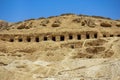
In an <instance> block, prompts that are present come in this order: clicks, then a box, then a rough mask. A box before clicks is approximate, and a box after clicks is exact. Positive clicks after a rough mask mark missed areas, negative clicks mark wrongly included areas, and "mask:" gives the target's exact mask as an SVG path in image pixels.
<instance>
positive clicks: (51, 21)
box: [0, 14, 120, 80]
mask: <svg viewBox="0 0 120 80" xmlns="http://www.w3.org/2000/svg"><path fill="white" fill-rule="evenodd" d="M0 80H120V21H118V20H112V19H110V18H104V17H100V16H86V15H74V14H62V15H60V16H51V17H48V18H43V17H41V18H38V19H29V20H25V21H22V22H17V23H9V22H5V21H2V20H0Z"/></svg>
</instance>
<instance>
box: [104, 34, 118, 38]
mask: <svg viewBox="0 0 120 80" xmlns="http://www.w3.org/2000/svg"><path fill="white" fill-rule="evenodd" d="M114 36H117V37H120V35H113V34H110V35H109V36H108V35H106V34H103V37H114Z"/></svg>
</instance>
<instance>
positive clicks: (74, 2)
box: [0, 0, 120, 22]
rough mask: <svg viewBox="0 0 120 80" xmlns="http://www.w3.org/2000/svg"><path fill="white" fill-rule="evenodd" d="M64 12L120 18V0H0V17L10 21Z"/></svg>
mask: <svg viewBox="0 0 120 80" xmlns="http://www.w3.org/2000/svg"><path fill="white" fill-rule="evenodd" d="M63 13H75V14H85V15H96V16H104V17H110V18H112V19H120V0H0V19H1V20H6V21H9V22H17V21H22V20H26V19H30V18H39V17H48V16H55V15H60V14H63Z"/></svg>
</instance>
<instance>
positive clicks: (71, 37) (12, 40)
mask: <svg viewBox="0 0 120 80" xmlns="http://www.w3.org/2000/svg"><path fill="white" fill-rule="evenodd" d="M94 38H97V33H96V34H94ZM51 39H52V41H56V37H55V36H53V37H52V38H51ZM72 39H74V36H73V35H71V34H70V35H69V40H72ZM86 39H90V35H89V34H86ZM47 40H48V37H46V36H45V37H44V38H43V41H47ZM64 40H65V36H64V35H61V36H60V41H64ZM77 40H81V35H80V34H78V35H77ZM26 41H27V42H31V38H30V37H27V39H26ZM10 42H14V39H10ZM18 42H23V39H22V38H19V39H18ZM35 42H40V39H39V37H36V38H35Z"/></svg>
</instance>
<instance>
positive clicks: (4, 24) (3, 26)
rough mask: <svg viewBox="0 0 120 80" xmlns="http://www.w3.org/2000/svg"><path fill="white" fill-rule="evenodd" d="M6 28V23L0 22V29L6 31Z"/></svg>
mask: <svg viewBox="0 0 120 80" xmlns="http://www.w3.org/2000/svg"><path fill="white" fill-rule="evenodd" d="M7 27H8V22H5V21H2V20H0V29H6V28H7Z"/></svg>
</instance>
